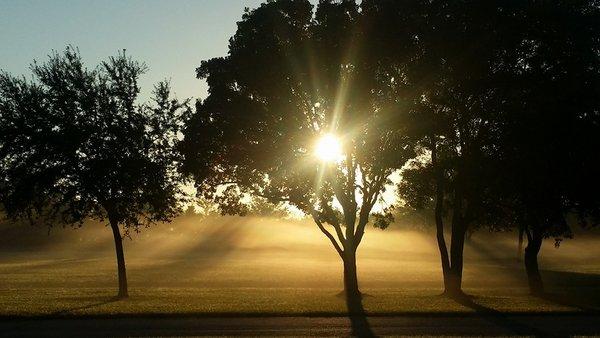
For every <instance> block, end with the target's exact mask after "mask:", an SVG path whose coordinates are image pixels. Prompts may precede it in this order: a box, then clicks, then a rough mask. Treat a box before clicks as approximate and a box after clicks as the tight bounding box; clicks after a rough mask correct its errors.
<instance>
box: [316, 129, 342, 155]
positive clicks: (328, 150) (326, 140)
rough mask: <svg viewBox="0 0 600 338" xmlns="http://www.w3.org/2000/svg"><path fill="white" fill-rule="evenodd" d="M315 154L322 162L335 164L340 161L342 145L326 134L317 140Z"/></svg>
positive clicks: (332, 136) (335, 138)
mask: <svg viewBox="0 0 600 338" xmlns="http://www.w3.org/2000/svg"><path fill="white" fill-rule="evenodd" d="M315 154H316V155H317V157H318V158H319V159H320V160H321V161H324V162H336V161H339V160H341V159H342V157H343V154H342V144H341V143H340V140H339V139H338V138H337V137H335V136H334V135H331V134H327V135H324V136H323V137H321V138H320V139H319V141H318V142H317V145H316V148H315Z"/></svg>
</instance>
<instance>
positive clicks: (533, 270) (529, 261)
mask: <svg viewBox="0 0 600 338" xmlns="http://www.w3.org/2000/svg"><path fill="white" fill-rule="evenodd" d="M542 242H543V236H542V235H541V234H540V233H539V231H536V230H535V229H534V230H533V231H532V234H531V236H528V238H527V247H526V248H525V270H526V271H527V279H528V282H529V291H530V292H531V294H532V295H541V294H543V293H544V282H543V281H542V275H541V274H540V269H539V266H538V254H539V252H540V249H541V248H542Z"/></svg>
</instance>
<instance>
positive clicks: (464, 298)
mask: <svg viewBox="0 0 600 338" xmlns="http://www.w3.org/2000/svg"><path fill="white" fill-rule="evenodd" d="M451 298H452V299H453V300H454V301H455V302H457V303H459V304H461V305H463V306H465V307H468V308H470V309H473V310H475V312H477V313H478V314H480V315H482V318H484V319H485V320H488V321H489V322H492V323H494V324H495V325H498V326H501V327H504V328H506V329H508V330H509V331H511V332H512V333H513V334H516V335H519V336H523V335H534V336H536V337H552V334H551V333H548V332H544V331H541V330H539V329H537V328H535V327H532V326H529V325H526V324H522V323H519V322H517V321H514V320H512V319H510V318H508V316H507V315H506V314H504V313H502V312H500V311H498V310H495V309H492V308H489V307H486V306H483V305H481V304H477V303H475V302H474V301H473V298H472V296H469V295H458V296H452V297H451Z"/></svg>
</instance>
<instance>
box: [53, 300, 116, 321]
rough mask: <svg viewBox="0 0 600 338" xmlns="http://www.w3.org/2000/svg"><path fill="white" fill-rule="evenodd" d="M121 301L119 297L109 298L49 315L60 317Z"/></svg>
mask: <svg viewBox="0 0 600 338" xmlns="http://www.w3.org/2000/svg"><path fill="white" fill-rule="evenodd" d="M120 300H123V299H122V298H119V297H111V298H109V299H106V300H103V301H100V302H96V303H92V304H87V305H82V306H76V307H72V308H68V309H64V310H61V311H56V312H53V313H51V314H50V315H51V316H61V315H67V314H69V313H71V312H73V311H78V310H87V309H91V308H94V307H97V306H101V305H105V304H110V303H114V302H117V301H120Z"/></svg>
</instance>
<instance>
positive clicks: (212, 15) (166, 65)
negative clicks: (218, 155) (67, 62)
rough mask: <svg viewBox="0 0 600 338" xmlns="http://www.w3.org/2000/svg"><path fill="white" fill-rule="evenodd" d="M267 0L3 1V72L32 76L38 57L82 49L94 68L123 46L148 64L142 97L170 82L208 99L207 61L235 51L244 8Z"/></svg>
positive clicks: (0, 23)
mask: <svg viewBox="0 0 600 338" xmlns="http://www.w3.org/2000/svg"><path fill="white" fill-rule="evenodd" d="M261 2H262V1H261V0H162V1H160V0H95V1H94V0H45V1H42V0H36V1H32V0H0V69H2V70H5V71H8V72H10V73H12V74H15V75H17V74H24V75H26V76H29V74H30V72H29V68H28V67H29V64H30V63H31V62H32V60H33V59H36V60H40V61H41V60H44V59H45V58H46V56H47V55H48V54H49V53H50V52H51V51H52V50H53V49H54V50H59V51H61V50H63V49H64V48H65V46H67V45H69V44H71V45H73V46H76V47H79V49H80V52H81V54H82V56H83V58H84V60H85V62H86V64H87V65H88V66H89V67H94V66H95V65H96V64H98V62H99V61H100V60H103V59H105V58H107V57H108V56H111V55H114V54H116V53H117V51H119V50H121V49H124V48H125V49H127V53H128V54H129V55H131V56H133V57H134V58H135V59H137V60H140V61H144V62H146V64H147V65H148V66H149V68H150V70H149V72H148V73H147V74H146V75H145V76H144V77H143V78H142V80H141V85H142V95H143V97H144V98H147V96H148V95H149V93H150V91H151V90H152V85H153V84H154V83H156V82H158V81H160V80H163V79H170V80H171V84H172V87H173V90H174V91H175V93H176V94H177V96H178V97H179V98H187V97H204V96H205V95H206V85H205V84H204V83H203V82H202V81H199V80H197V79H196V78H195V68H196V67H197V66H198V65H199V64H200V61H201V60H204V59H208V58H211V57H215V56H222V55H225V54H226V53H227V44H228V40H229V37H231V36H232V35H233V33H234V32H235V28H236V22H237V21H239V19H240V18H241V16H242V14H243V11H244V7H250V8H254V7H257V6H258V5H259V4H260V3H261Z"/></svg>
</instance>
